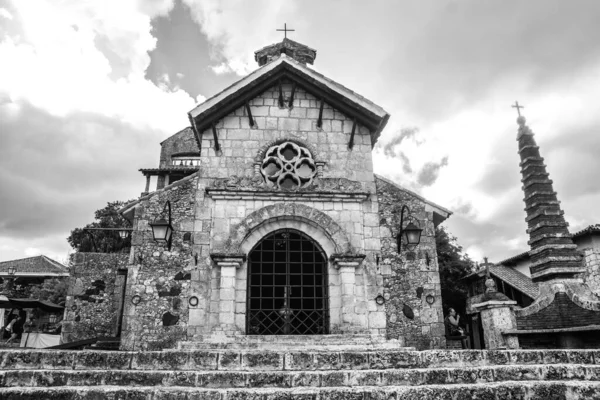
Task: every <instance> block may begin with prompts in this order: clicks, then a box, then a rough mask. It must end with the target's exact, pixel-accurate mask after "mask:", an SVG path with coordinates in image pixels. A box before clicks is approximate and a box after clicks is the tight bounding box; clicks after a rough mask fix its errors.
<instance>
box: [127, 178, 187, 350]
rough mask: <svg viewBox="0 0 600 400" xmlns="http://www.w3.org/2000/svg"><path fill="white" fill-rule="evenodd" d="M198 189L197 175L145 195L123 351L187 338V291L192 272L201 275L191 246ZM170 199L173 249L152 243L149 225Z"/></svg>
mask: <svg viewBox="0 0 600 400" xmlns="http://www.w3.org/2000/svg"><path fill="white" fill-rule="evenodd" d="M197 185H198V178H197V175H192V176H189V177H186V178H184V179H182V180H180V181H178V182H176V183H174V184H172V185H169V186H167V187H165V188H164V189H163V190H159V191H157V192H154V193H152V194H151V195H149V196H146V197H143V198H142V199H141V200H140V201H139V203H138V204H137V206H136V210H135V219H134V232H133V236H132V248H133V249H132V254H131V260H130V261H131V264H130V265H129V267H128V269H129V271H128V272H129V273H128V277H127V280H128V285H127V293H126V298H125V310H124V324H123V335H122V340H121V343H122V344H121V346H122V348H123V349H142V350H152V349H164V348H173V347H175V345H176V342H177V340H183V339H185V337H186V335H187V324H188V293H189V292H190V281H191V278H192V274H193V273H197V270H195V261H194V257H193V254H194V253H193V251H192V247H191V236H192V234H193V232H194V230H195V229H194V216H195V213H196V209H195V194H196V186H197ZM167 200H168V201H170V202H171V217H172V224H173V229H174V233H173V238H172V248H171V250H170V251H169V250H168V249H167V246H166V244H164V243H163V242H157V241H155V240H154V239H153V237H152V230H151V228H150V225H149V224H150V223H152V222H153V221H154V220H156V219H157V218H158V217H159V215H161V213H162V212H163V209H164V206H165V204H166V202H167ZM164 217H165V219H168V215H166V214H165V215H164ZM186 234H187V235H186ZM134 296H139V297H138V298H139V303H138V304H134V303H133V302H132V299H133V297H134Z"/></svg>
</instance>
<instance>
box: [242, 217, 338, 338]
mask: <svg viewBox="0 0 600 400" xmlns="http://www.w3.org/2000/svg"><path fill="white" fill-rule="evenodd" d="M247 296H248V298H247V306H248V312H247V314H246V333H247V334H249V335H317V334H326V333H328V332H327V327H328V326H329V321H328V309H329V307H328V304H327V298H328V296H327V260H326V257H325V254H324V253H323V251H322V250H321V249H320V248H319V246H318V245H317V244H316V243H315V242H314V241H313V240H312V239H311V238H310V237H308V236H306V235H304V234H303V233H301V232H299V231H295V230H291V229H284V230H280V231H276V232H273V233H271V234H269V235H267V236H265V237H264V238H263V239H262V240H261V241H260V242H259V243H258V244H257V245H256V246H255V247H254V249H252V251H251V252H250V254H249V257H248V290H247Z"/></svg>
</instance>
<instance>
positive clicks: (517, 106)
mask: <svg viewBox="0 0 600 400" xmlns="http://www.w3.org/2000/svg"><path fill="white" fill-rule="evenodd" d="M511 107H512V108H516V109H517V114H519V117H520V116H521V108H525V106H520V105H519V102H518V101H515V104H514V105H512V106H511Z"/></svg>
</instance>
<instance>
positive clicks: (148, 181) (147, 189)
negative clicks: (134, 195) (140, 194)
mask: <svg viewBox="0 0 600 400" xmlns="http://www.w3.org/2000/svg"><path fill="white" fill-rule="evenodd" d="M150 178H151V175H146V190H144V192H145V193H149V192H150Z"/></svg>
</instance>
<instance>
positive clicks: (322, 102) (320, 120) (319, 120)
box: [317, 99, 325, 128]
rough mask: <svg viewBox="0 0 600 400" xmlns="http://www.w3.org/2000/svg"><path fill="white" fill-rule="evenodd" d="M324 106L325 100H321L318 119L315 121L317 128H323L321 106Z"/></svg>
mask: <svg viewBox="0 0 600 400" xmlns="http://www.w3.org/2000/svg"><path fill="white" fill-rule="evenodd" d="M324 104H325V100H323V99H321V108H319V119H318V120H317V128H320V127H322V126H323V105H324Z"/></svg>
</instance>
